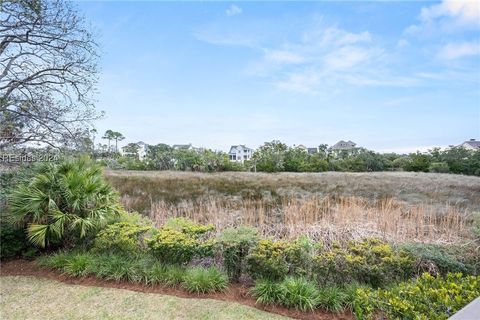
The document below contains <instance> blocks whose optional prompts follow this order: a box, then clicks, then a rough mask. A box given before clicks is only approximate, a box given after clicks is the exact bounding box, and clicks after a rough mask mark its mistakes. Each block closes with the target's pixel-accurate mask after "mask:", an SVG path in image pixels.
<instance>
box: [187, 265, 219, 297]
mask: <svg viewBox="0 0 480 320" xmlns="http://www.w3.org/2000/svg"><path fill="white" fill-rule="evenodd" d="M182 286H183V288H184V289H185V290H187V291H188V292H192V293H212V292H223V291H225V290H226V289H227V287H228V278H227V276H226V275H225V274H223V273H222V272H220V271H219V270H218V269H217V268H214V267H210V268H207V269H205V268H201V267H197V268H192V269H188V270H187V272H186V273H185V277H184V279H183V283H182Z"/></svg>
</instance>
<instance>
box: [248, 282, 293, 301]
mask: <svg viewBox="0 0 480 320" xmlns="http://www.w3.org/2000/svg"><path fill="white" fill-rule="evenodd" d="M251 293H252V294H253V296H254V297H255V298H257V303H261V304H267V305H268V304H275V303H281V302H282V301H283V299H284V297H285V290H284V287H282V286H281V285H280V283H278V282H275V281H272V280H268V279H261V280H258V281H257V282H255V286H254V287H253V288H252V290H251Z"/></svg>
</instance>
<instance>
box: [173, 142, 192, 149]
mask: <svg viewBox="0 0 480 320" xmlns="http://www.w3.org/2000/svg"><path fill="white" fill-rule="evenodd" d="M190 147H192V144H191V143H190V144H174V145H173V146H172V148H173V149H190Z"/></svg>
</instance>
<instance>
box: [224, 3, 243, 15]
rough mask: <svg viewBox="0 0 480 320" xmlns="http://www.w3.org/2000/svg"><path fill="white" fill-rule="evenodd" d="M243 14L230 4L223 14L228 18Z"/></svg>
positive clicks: (238, 8)
mask: <svg viewBox="0 0 480 320" xmlns="http://www.w3.org/2000/svg"><path fill="white" fill-rule="evenodd" d="M242 12H243V10H242V8H240V7H239V6H236V5H234V4H232V5H231V6H230V7H229V8H228V9H227V10H226V11H225V14H226V15H227V16H229V17H232V16H236V15H239V14H241V13H242Z"/></svg>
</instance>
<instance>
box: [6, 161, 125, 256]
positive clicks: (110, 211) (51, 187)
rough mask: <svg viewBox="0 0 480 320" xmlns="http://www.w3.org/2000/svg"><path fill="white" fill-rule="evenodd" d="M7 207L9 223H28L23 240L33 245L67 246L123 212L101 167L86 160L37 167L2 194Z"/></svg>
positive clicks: (90, 233)
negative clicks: (9, 190)
mask: <svg viewBox="0 0 480 320" xmlns="http://www.w3.org/2000/svg"><path fill="white" fill-rule="evenodd" d="M8 207H9V213H10V214H11V218H12V220H13V221H14V222H15V223H18V224H28V229H27V234H28V239H29V241H31V242H32V243H33V244H35V245H37V246H39V247H45V246H47V245H49V244H63V245H71V244H72V243H74V242H75V241H76V240H77V239H79V238H85V237H86V236H88V235H92V234H93V233H94V232H95V231H97V230H98V229H99V228H100V227H102V226H104V225H105V223H106V222H107V220H108V218H110V217H111V216H114V215H116V214H118V213H119V212H120V211H122V210H123V209H122V207H121V205H120V204H119V202H118V195H117V193H116V192H115V191H114V189H113V188H112V187H111V186H110V185H109V184H108V183H107V182H106V181H105V179H104V177H103V174H102V171H101V168H100V167H99V166H98V165H97V164H95V163H93V162H92V161H90V160H88V159H86V158H82V159H79V160H73V161H64V162H62V163H60V164H53V163H47V164H42V165H39V166H37V167H36V171H35V174H34V175H33V177H31V178H29V179H25V180H22V181H21V182H20V183H19V184H18V185H17V186H16V187H15V188H14V189H13V190H12V192H11V193H10V194H9V195H8Z"/></svg>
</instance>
